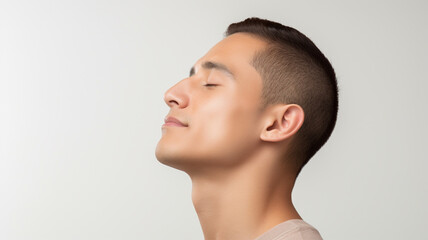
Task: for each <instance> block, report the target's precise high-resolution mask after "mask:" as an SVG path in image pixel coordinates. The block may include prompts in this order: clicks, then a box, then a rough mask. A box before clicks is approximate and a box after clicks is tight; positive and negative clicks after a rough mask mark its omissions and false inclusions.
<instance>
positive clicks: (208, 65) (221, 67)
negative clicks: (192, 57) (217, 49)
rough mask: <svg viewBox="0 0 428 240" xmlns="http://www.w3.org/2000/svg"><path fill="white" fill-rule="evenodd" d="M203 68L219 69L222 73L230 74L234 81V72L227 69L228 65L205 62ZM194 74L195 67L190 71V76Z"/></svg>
mask: <svg viewBox="0 0 428 240" xmlns="http://www.w3.org/2000/svg"><path fill="white" fill-rule="evenodd" d="M201 66H202V68H204V69H217V70H220V71H222V72H224V73H226V74H228V75H229V76H231V77H232V79H234V76H233V73H232V71H230V70H229V68H227V67H226V65H224V64H222V63H218V62H212V61H206V62H203V63H202V65H201ZM194 74H195V67H192V68H191V69H190V73H189V76H190V77H191V76H193V75H194Z"/></svg>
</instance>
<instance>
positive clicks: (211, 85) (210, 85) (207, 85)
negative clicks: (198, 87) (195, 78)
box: [204, 84, 218, 87]
mask: <svg viewBox="0 0 428 240" xmlns="http://www.w3.org/2000/svg"><path fill="white" fill-rule="evenodd" d="M217 85H218V84H205V85H204V86H205V87H215V86H217Z"/></svg>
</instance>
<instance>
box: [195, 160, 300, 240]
mask: <svg viewBox="0 0 428 240" xmlns="http://www.w3.org/2000/svg"><path fill="white" fill-rule="evenodd" d="M256 159H257V158H255V159H254V160H250V161H245V162H246V163H245V165H240V166H238V167H235V168H234V169H232V170H231V169H228V170H227V171H226V170H224V169H223V171H220V170H218V169H217V170H216V171H211V172H207V171H205V172H204V173H203V174H202V173H192V174H189V175H190V177H191V179H192V201H193V205H194V207H195V210H196V212H197V214H198V218H199V221H200V223H201V227H202V230H203V233H204V237H205V240H220V239H221V240H232V239H233V240H241V239H242V240H244V239H245V240H248V239H255V238H257V237H258V236H260V235H261V234H262V233H264V232H266V231H268V230H269V229H271V228H273V227H274V226H275V225H277V224H279V223H281V222H284V221H287V220H290V219H301V217H300V216H299V214H298V213H297V211H296V209H295V208H294V206H293V204H292V200H291V191H292V189H293V186H294V181H295V177H296V176H295V174H292V171H290V169H288V168H287V167H285V166H284V165H283V164H282V163H281V162H280V161H273V160H271V161H269V160H266V158H263V159H262V158H258V161H257V160H256Z"/></svg>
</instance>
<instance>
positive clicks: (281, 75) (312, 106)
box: [225, 18, 338, 174]
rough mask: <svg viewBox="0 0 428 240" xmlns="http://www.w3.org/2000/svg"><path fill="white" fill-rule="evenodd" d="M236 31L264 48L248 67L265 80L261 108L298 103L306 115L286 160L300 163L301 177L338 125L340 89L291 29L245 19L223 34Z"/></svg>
mask: <svg viewBox="0 0 428 240" xmlns="http://www.w3.org/2000/svg"><path fill="white" fill-rule="evenodd" d="M239 32H241V33H248V34H251V35H253V36H255V37H259V38H261V39H262V40H264V41H266V42H267V43H268V46H267V47H266V48H265V49H263V50H262V51H260V52H257V53H256V54H255V55H254V57H253V59H252V62H251V63H252V65H253V66H254V68H255V69H256V70H257V71H258V72H259V73H260V76H261V77H262V79H263V89H262V99H261V101H262V108H263V109H264V108H266V107H267V106H269V105H273V104H278V103H285V104H298V105H299V106H301V107H302V109H303V111H304V113H305V120H304V122H303V125H302V127H301V128H300V130H299V131H298V132H297V133H296V135H295V137H294V139H293V142H292V146H291V147H290V149H289V150H288V152H287V156H288V157H291V158H293V159H295V160H296V161H298V164H299V166H300V168H299V170H298V173H300V171H301V169H302V168H303V166H305V165H306V163H307V162H308V161H309V159H310V158H312V156H313V155H314V154H315V153H316V152H317V151H318V150H319V149H320V148H321V147H322V146H323V145H324V143H325V142H326V141H327V139H328V138H329V137H330V135H331V133H332V131H333V129H334V126H335V124H336V119H337V111H338V87H337V80H336V74H335V72H334V69H333V67H332V66H331V64H330V62H329V61H328V59H327V58H326V57H325V56H324V54H323V53H322V52H321V51H320V50H319V49H318V48H317V47H316V46H315V44H314V43H313V42H312V41H311V40H310V39H309V38H308V37H306V36H305V35H304V34H302V33H301V32H299V31H297V30H296V29H294V28H292V27H288V26H284V25H282V24H280V23H277V22H273V21H269V20H266V19H260V18H247V19H246V20H244V21H242V22H237V23H232V24H230V25H229V27H228V28H227V31H226V33H225V35H226V36H230V35H232V34H234V33H239ZM298 173H297V174H298Z"/></svg>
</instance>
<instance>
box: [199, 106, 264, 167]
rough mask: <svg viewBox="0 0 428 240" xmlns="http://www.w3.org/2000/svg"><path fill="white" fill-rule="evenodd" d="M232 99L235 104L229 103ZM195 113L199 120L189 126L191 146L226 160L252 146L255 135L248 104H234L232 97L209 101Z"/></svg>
mask: <svg viewBox="0 0 428 240" xmlns="http://www.w3.org/2000/svg"><path fill="white" fill-rule="evenodd" d="M233 101H235V104H233V105H232V104H230V103H231V102H232V103H233ZM219 106H220V107H219ZM198 113H201V115H199V116H200V118H198V119H199V122H198V124H196V123H195V126H194V128H193V129H192V136H193V137H194V138H193V140H194V142H193V144H194V148H198V149H199V150H203V151H205V153H206V154H207V155H210V156H212V157H215V158H216V159H217V161H227V162H230V161H231V160H232V159H238V158H240V157H242V155H243V154H244V153H245V152H248V151H249V149H252V148H254V145H255V143H256V142H257V139H258V135H257V133H256V129H255V117H254V114H253V112H252V108H251V107H250V106H245V105H242V104H237V102H236V99H234V100H230V101H229V104H226V103H222V104H221V105H219V103H215V104H214V103H209V104H207V105H205V108H202V109H200V110H199V111H198ZM202 119H203V120H202Z"/></svg>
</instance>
